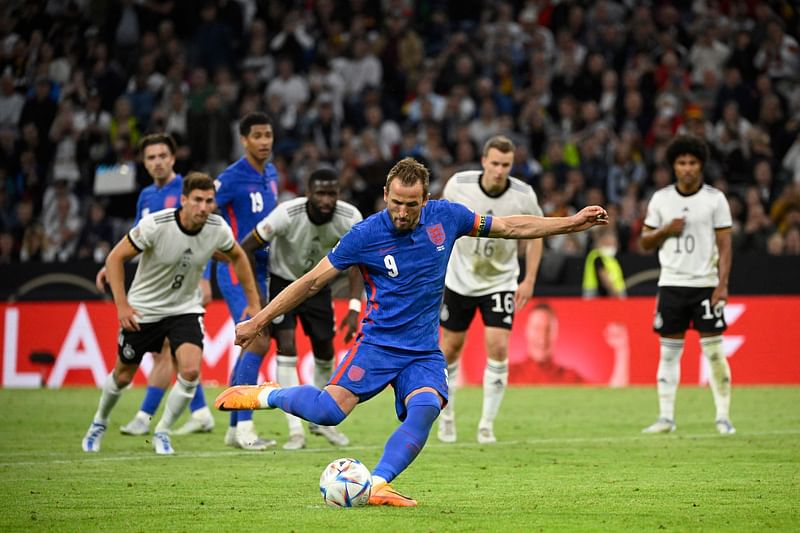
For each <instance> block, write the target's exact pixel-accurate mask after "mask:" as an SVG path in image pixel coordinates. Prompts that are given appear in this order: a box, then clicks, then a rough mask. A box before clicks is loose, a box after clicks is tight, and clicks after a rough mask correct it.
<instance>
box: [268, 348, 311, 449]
mask: <svg viewBox="0 0 800 533" xmlns="http://www.w3.org/2000/svg"><path fill="white" fill-rule="evenodd" d="M275 361H276V370H275V373H276V374H277V378H278V383H279V384H280V386H281V387H284V388H286V387H296V386H297V385H299V384H300V378H299V377H297V356H296V355H281V354H278V355H277V356H276V357H275ZM286 422H288V424H289V435H297V434H300V435H302V434H303V433H304V432H303V423H302V421H301V420H300V419H299V418H297V417H296V416H294V415H290V414H287V415H286Z"/></svg>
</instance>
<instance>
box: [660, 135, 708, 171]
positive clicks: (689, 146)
mask: <svg viewBox="0 0 800 533" xmlns="http://www.w3.org/2000/svg"><path fill="white" fill-rule="evenodd" d="M682 155H693V156H695V157H696V158H697V159H699V160H700V164H701V165H702V166H703V167H705V166H706V161H708V145H707V144H706V142H705V141H704V140H703V139H701V138H699V137H695V136H694V135H678V136H677V137H675V138H674V139H672V141H671V142H670V143H669V146H667V161H668V162H669V166H670V167H671V166H672V165H674V164H675V160H676V159H678V158H679V157H680V156H682Z"/></svg>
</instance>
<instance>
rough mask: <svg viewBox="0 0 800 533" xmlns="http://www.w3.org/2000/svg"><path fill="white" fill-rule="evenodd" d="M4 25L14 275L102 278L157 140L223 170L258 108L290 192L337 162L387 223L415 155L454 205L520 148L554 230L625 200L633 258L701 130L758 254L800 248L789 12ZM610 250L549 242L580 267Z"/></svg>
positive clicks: (616, 209) (5, 213)
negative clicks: (499, 149)
mask: <svg viewBox="0 0 800 533" xmlns="http://www.w3.org/2000/svg"><path fill="white" fill-rule="evenodd" d="M0 11H2V13H1V14H2V19H1V21H0V263H13V262H25V261H51V262H63V261H71V260H75V259H88V260H94V261H98V262H100V261H102V260H103V258H104V257H105V254H106V252H107V251H108V249H109V247H110V246H111V245H112V244H113V243H114V242H115V240H116V239H117V238H119V237H120V236H121V235H122V234H123V233H124V231H126V229H127V227H128V226H129V224H130V223H131V221H132V219H133V215H134V208H135V198H136V194H137V193H138V190H140V189H141V187H143V186H146V185H148V184H149V179H148V178H147V176H146V174H145V172H144V169H143V167H141V166H140V163H139V162H138V161H137V157H138V154H137V152H136V145H137V141H138V140H139V139H140V138H141V136H142V135H144V134H146V133H149V132H157V131H167V132H169V133H170V134H172V135H173V136H174V137H175V138H176V139H177V140H178V144H179V150H178V152H177V164H176V170H177V171H178V172H180V173H186V172H187V171H189V170H190V169H192V170H203V171H206V172H209V173H211V174H212V175H216V174H217V173H219V172H220V171H221V170H223V169H224V168H225V167H226V166H227V165H228V164H230V163H231V162H233V161H234V160H236V159H237V158H239V157H241V155H242V152H241V147H240V144H239V140H238V134H237V129H236V128H237V118H238V117H240V116H243V115H244V114H246V113H248V112H250V111H254V110H264V111H267V112H268V113H269V114H270V115H271V116H272V117H273V120H274V122H275V124H274V129H275V134H276V137H275V138H276V142H275V147H274V158H273V162H274V163H275V164H276V166H277V168H278V170H279V173H280V177H281V188H280V190H281V196H282V198H288V197H291V196H293V195H297V194H303V193H304V190H303V180H304V178H305V177H306V176H307V175H308V174H309V172H310V171H311V170H313V169H314V168H315V167H317V166H318V165H321V164H330V165H333V166H335V168H336V169H338V172H339V174H340V176H341V182H342V184H343V198H344V199H347V200H348V201H350V202H352V203H354V204H356V205H357V206H358V207H359V209H360V210H361V211H362V213H363V214H364V215H365V216H368V215H369V214H371V213H373V212H375V211H376V210H378V209H381V208H382V207H383V206H382V201H383V200H382V185H383V182H384V180H385V176H386V172H387V170H388V169H389V168H390V167H391V166H392V165H393V163H394V162H396V161H397V160H398V158H401V157H404V156H408V155H410V156H414V157H416V158H419V159H420V160H421V161H423V162H424V163H425V164H426V165H427V166H428V168H429V169H430V170H431V174H432V188H431V190H432V193H433V195H434V196H436V195H437V194H438V193H440V192H441V190H442V188H443V186H444V182H445V181H446V180H447V178H448V177H449V176H450V175H452V174H453V173H454V172H456V171H459V170H463V169H467V168H478V165H479V162H480V155H481V148H482V145H483V142H484V141H485V140H486V139H487V138H488V137H490V136H492V135H495V134H504V135H507V136H508V137H510V138H511V139H512V140H514V142H515V143H516V145H517V147H518V148H517V151H516V156H515V163H514V168H513V172H512V175H514V176H516V177H518V178H520V179H523V180H525V181H527V182H528V183H530V184H531V185H532V186H533V187H534V189H535V190H536V192H537V194H538V195H539V199H540V203H541V205H542V207H543V209H544V212H545V213H546V214H547V215H567V214H570V213H573V212H574V211H575V210H576V208H579V207H581V206H583V205H587V204H601V205H606V206H608V209H609V212H610V214H611V218H612V220H613V221H614V223H615V226H616V230H617V232H618V235H619V240H620V243H621V250H622V251H626V252H633V253H639V248H638V245H637V237H638V235H639V233H640V231H641V227H642V223H643V219H644V212H643V210H644V206H646V204H647V200H648V199H649V197H650V195H651V194H652V193H653V191H655V190H657V189H658V188H660V187H664V186H665V185H667V184H669V183H670V181H671V179H672V175H671V169H670V168H669V167H668V165H667V164H666V161H665V156H664V148H665V146H666V144H667V143H668V142H669V140H670V139H671V138H672V137H673V136H674V135H675V134H677V133H683V132H689V133H692V134H695V135H699V136H701V137H703V138H705V139H706V140H707V141H708V143H709V145H710V148H711V153H712V158H711V161H709V163H708V165H707V167H706V169H705V174H706V180H707V181H708V182H709V183H711V184H713V185H714V186H716V187H719V188H721V189H722V190H724V191H725V192H726V194H727V195H728V199H729V201H730V204H731V209H732V213H733V216H734V221H735V222H734V246H735V253H769V254H775V255H782V254H800V137H799V136H798V131H800V47H799V46H798V41H797V36H798V34H799V33H800V31H799V30H800V23H799V20H800V15H798V10H797V4H796V3H794V2H791V1H789V0H784V1H755V0H725V1H708V2H698V1H689V0H684V1H676V2H660V1H653V2H647V1H646V2H639V1H635V2H634V1H632V0H617V1H611V0H597V1H591V2H590V1H569V0H561V1H557V0H517V1H509V2H480V1H476V0H459V1H451V2H447V1H444V0H422V1H412V0H381V1H368V0H314V1H311V2H308V1H306V2H300V1H296V0H295V1H292V0H283V1H279V0H271V1H268V0H210V1H209V0H204V1H194V0H94V1H89V0H62V1H58V0H16V1H15V0H10V1H7V2H3V3H2V7H0ZM125 168H132V169H138V170H137V172H135V181H133V182H132V187H130V188H129V189H128V190H127V191H122V192H123V194H106V193H104V192H102V191H101V189H102V188H99V187H98V184H97V183H96V181H97V179H98V176H100V175H101V174H102V173H103V172H112V173H113V172H117V173H118V174H120V175H121V174H124V169H125ZM120 169H122V170H120ZM115 176H116V174H115ZM129 177H130V176H129ZM106 178H107V177H106ZM106 181H107V179H106ZM98 191H101V192H98ZM124 192H126V193H124ZM586 239H587V236H586V234H580V235H575V236H570V237H565V238H559V239H551V240H549V241H548V247H549V248H550V249H551V250H553V251H556V252H560V253H562V254H568V255H569V254H572V255H579V256H580V255H584V254H585V253H586V251H587V250H588V246H589V243H587V241H586Z"/></svg>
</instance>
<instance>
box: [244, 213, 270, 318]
mask: <svg viewBox="0 0 800 533" xmlns="http://www.w3.org/2000/svg"><path fill="white" fill-rule="evenodd" d="M267 227H269V226H267ZM241 247H242V250H243V251H244V253H245V255H247V260H248V262H249V263H250V268H251V269H252V271H253V272H255V271H256V251H257V250H259V249H261V248H263V247H264V240H263V239H261V237H260V236H259V234H258V233H257V232H256V230H255V229H254V230H253V231H251V232H250V233H249V234H248V235H247V237H245V238H244V240H243V241H242V242H241ZM259 290H260V289H259ZM260 297H261V307H264V306H265V305H267V300H268V298H267V295H266V294H260ZM250 316H254V315H250Z"/></svg>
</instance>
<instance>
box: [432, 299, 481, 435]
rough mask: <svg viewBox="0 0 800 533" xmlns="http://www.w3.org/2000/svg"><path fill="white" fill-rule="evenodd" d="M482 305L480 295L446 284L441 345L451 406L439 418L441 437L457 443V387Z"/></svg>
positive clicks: (441, 317) (448, 403)
mask: <svg viewBox="0 0 800 533" xmlns="http://www.w3.org/2000/svg"><path fill="white" fill-rule="evenodd" d="M477 307H478V300H477V299H476V298H468V297H466V296H461V295H460V294H458V293H456V292H453V291H451V290H450V289H448V288H446V287H445V290H444V297H443V299H442V309H441V311H440V312H439V319H440V324H441V326H442V328H441V332H440V336H439V347H440V348H441V350H442V353H443V354H444V357H445V360H446V361H447V387H448V390H447V394H448V402H447V405H445V406H444V408H443V409H442V413H441V416H440V417H439V429H438V432H437V437H438V438H439V440H440V441H442V442H456V439H457V433H456V411H455V409H456V389H457V387H458V380H459V374H460V372H461V365H460V359H461V352H462V350H463V348H464V341H465V339H466V338H467V329H468V328H469V325H470V323H471V322H472V318H473V317H474V316H475V310H476V309H477Z"/></svg>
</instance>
